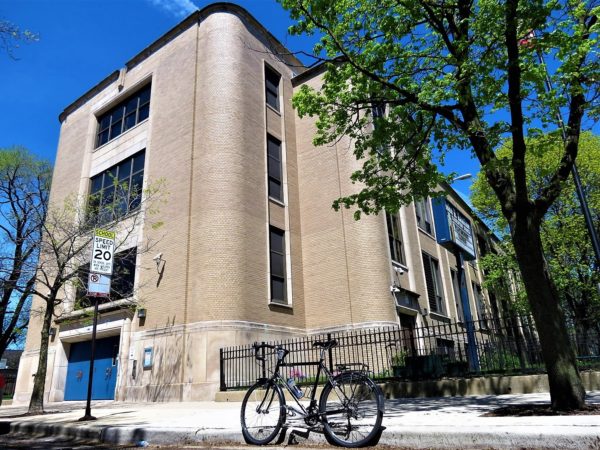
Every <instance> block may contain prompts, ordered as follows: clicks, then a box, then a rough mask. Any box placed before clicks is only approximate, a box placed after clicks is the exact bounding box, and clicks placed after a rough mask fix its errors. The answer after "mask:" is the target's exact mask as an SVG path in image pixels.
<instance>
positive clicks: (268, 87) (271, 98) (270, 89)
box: [265, 66, 281, 111]
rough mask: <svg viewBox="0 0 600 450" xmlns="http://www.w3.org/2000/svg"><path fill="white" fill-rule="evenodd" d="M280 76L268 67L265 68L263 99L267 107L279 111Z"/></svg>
mask: <svg viewBox="0 0 600 450" xmlns="http://www.w3.org/2000/svg"><path fill="white" fill-rule="evenodd" d="M280 81H281V76H280V75H279V74H278V73H277V72H275V71H274V70H273V69H271V68H270V67H269V66H265V97H266V102H267V105H269V106H270V107H272V108H273V109H274V110H276V111H279V82H280Z"/></svg>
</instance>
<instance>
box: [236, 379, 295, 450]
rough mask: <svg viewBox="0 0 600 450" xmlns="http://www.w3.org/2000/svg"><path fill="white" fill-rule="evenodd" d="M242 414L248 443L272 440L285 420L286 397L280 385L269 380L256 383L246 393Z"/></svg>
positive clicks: (266, 442) (261, 443)
mask: <svg viewBox="0 0 600 450" xmlns="http://www.w3.org/2000/svg"><path fill="white" fill-rule="evenodd" d="M240 415H241V417H240V419H241V423H242V435H243V436H244V440H245V441H246V443H248V444H252V445H266V444H268V443H269V442H271V441H272V440H273V439H275V436H277V434H278V433H279V431H280V430H281V427H282V425H283V423H284V421H285V399H284V398H283V393H282V392H281V389H280V388H279V386H277V385H275V384H273V383H272V382H268V381H267V382H258V383H256V384H255V385H254V386H252V387H251V388H250V389H249V390H248V392H247V393H246V396H245V397H244V401H243V402H242V410H241V414H240Z"/></svg>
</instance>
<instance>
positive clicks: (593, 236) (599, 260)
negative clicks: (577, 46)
mask: <svg viewBox="0 0 600 450" xmlns="http://www.w3.org/2000/svg"><path fill="white" fill-rule="evenodd" d="M532 35H533V38H536V37H537V36H536V32H535V30H532ZM536 54H537V57H538V61H539V62H540V64H541V65H542V66H543V67H544V76H545V85H546V89H547V91H548V93H550V92H552V81H551V80H550V76H549V75H548V70H547V69H546V62H545V61H544V55H543V54H542V51H541V50H540V49H539V48H536ZM556 120H557V122H558V125H559V127H560V131H561V134H562V139H563V143H565V144H566V142H567V130H566V127H565V123H564V121H563V118H562V114H561V113H560V110H559V109H558V108H557V109H556ZM571 174H572V175H573V181H574V183H575V191H576V192H577V197H578V199H579V204H580V205H581V211H582V212H583V217H584V218H585V224H586V226H587V230H588V234H589V235H590V240H591V241H592V248H593V249H594V254H595V256H596V270H600V241H599V240H598V234H597V233H596V229H595V228H594V222H593V220H592V214H591V213H590V208H589V206H588V203H587V199H586V198H585V193H584V191H583V186H582V185H581V179H580V178H579V171H578V170H577V164H575V161H573V167H572V168H571ZM598 291H599V292H600V284H599V285H598Z"/></svg>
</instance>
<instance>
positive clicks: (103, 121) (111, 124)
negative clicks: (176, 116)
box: [96, 85, 150, 147]
mask: <svg viewBox="0 0 600 450" xmlns="http://www.w3.org/2000/svg"><path fill="white" fill-rule="evenodd" d="M149 115H150V85H148V86H146V87H144V88H143V89H141V90H140V91H138V92H136V93H135V94H133V95H131V96H130V97H128V98H126V99H125V100H124V101H122V102H121V103H119V104H118V105H117V106H115V107H113V108H111V109H110V110H109V111H107V112H105V113H104V114H102V115H101V116H100V117H98V124H99V126H98V137H97V139H96V147H100V146H101V145H103V144H106V143H107V142H108V141H110V140H112V139H114V138H116V137H117V136H119V135H120V134H121V133H123V132H125V131H127V130H128V129H130V128H132V127H133V126H135V125H137V124H138V123H140V122H141V121H143V120H145V119H147V118H148V116H149Z"/></svg>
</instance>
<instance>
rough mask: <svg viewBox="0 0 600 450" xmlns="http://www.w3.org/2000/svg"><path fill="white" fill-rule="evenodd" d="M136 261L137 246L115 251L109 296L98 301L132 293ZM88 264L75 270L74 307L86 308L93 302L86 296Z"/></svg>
mask: <svg viewBox="0 0 600 450" xmlns="http://www.w3.org/2000/svg"><path fill="white" fill-rule="evenodd" d="M136 261H137V247H133V248H130V249H127V250H124V251H122V252H118V253H115V256H114V262H113V274H112V276H111V283H110V298H107V297H101V298H100V299H99V301H100V303H108V302H114V301H115V300H122V299H124V298H129V297H131V296H132V295H133V291H134V282H135V264H136ZM89 274H90V264H89V263H88V264H85V265H83V266H80V267H79V269H78V270H77V289H76V294H75V309H82V308H87V307H88V306H92V305H93V302H91V301H90V300H89V298H88V297H87V285H88V276H89Z"/></svg>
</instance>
